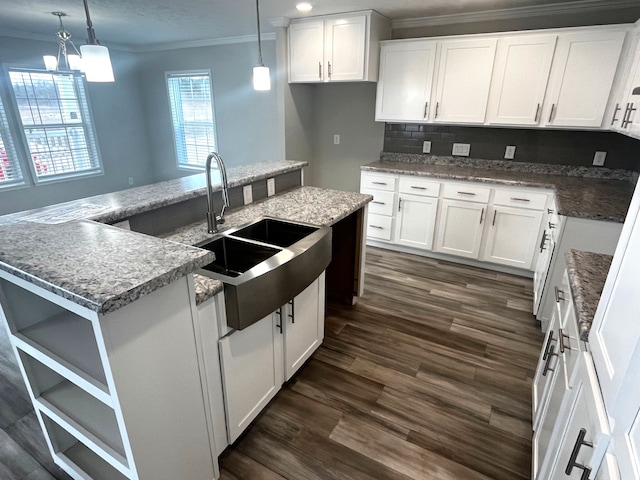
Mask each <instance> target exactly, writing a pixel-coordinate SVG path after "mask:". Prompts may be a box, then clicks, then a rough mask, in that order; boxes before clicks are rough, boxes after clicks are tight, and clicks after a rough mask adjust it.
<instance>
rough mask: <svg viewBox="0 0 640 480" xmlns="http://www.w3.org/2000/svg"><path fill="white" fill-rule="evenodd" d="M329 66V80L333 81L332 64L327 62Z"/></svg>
mask: <svg viewBox="0 0 640 480" xmlns="http://www.w3.org/2000/svg"><path fill="white" fill-rule="evenodd" d="M327 64H328V65H329V69H328V70H327V73H328V74H329V80H331V62H327Z"/></svg>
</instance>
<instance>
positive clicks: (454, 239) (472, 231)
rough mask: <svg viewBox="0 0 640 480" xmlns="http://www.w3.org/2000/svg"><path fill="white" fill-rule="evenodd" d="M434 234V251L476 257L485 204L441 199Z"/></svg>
mask: <svg viewBox="0 0 640 480" xmlns="http://www.w3.org/2000/svg"><path fill="white" fill-rule="evenodd" d="M440 205H441V206H440V219H439V221H438V233H437V236H436V247H435V249H434V250H435V251H436V252H442V253H449V254H451V255H458V256H460V257H467V258H478V255H479V254H480V242H481V241H482V229H483V226H484V221H485V217H486V213H487V206H486V205H485V204H482V203H474V202H463V201H459V200H449V199H443V200H442V202H441V204H440Z"/></svg>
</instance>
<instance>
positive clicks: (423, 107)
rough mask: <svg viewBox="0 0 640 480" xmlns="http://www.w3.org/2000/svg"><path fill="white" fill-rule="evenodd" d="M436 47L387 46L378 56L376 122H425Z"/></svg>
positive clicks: (425, 43)
mask: <svg viewBox="0 0 640 480" xmlns="http://www.w3.org/2000/svg"><path fill="white" fill-rule="evenodd" d="M436 51H437V43H436V42H434V41H416V42H411V43H403V44H389V45H384V46H383V47H382V51H381V53H380V78H379V80H378V91H377V96H376V120H378V121H389V122H393V121H396V122H397V121H403V122H426V121H429V120H430V118H429V101H430V98H431V89H432V87H433V76H434V69H435V59H436Z"/></svg>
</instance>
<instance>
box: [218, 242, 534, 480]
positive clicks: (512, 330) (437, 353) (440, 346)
mask: <svg viewBox="0 0 640 480" xmlns="http://www.w3.org/2000/svg"><path fill="white" fill-rule="evenodd" d="M366 275H367V277H366V282H365V285H366V288H365V295H364V296H363V297H362V298H361V299H360V300H359V302H358V304H357V305H356V306H354V307H351V306H347V305H341V304H337V303H330V304H329V306H328V311H327V319H326V337H325V341H324V344H323V345H322V347H321V348H320V349H319V350H318V351H317V352H316V354H315V355H314V356H313V358H312V359H311V360H310V361H309V362H308V363H307V365H306V366H304V367H303V369H302V370H301V371H300V372H299V373H298V375H297V376H296V377H295V378H294V379H293V380H292V381H291V382H290V383H289V384H287V385H286V386H285V388H283V390H282V391H281V392H280V393H279V394H278V396H277V397H276V398H275V399H274V401H273V402H272V403H271V404H270V405H269V406H268V407H267V409H266V410H265V411H264V413H263V414H262V415H261V417H260V418H259V419H258V420H257V421H256V422H255V423H254V425H253V426H252V427H251V428H250V429H249V430H248V431H247V432H246V434H245V435H244V436H243V437H242V438H241V439H240V440H239V441H238V442H237V444H236V445H234V446H233V447H232V448H229V449H228V450H227V451H226V452H225V453H224V454H223V455H222V457H221V467H222V479H225V480H232V479H252V480H254V479H255V480H260V479H270V480H271V479H282V478H287V479H292V480H294V479H295V480H299V479H318V480H321V479H322V480H325V479H418V478H419V479H433V480H463V479H464V480H472V479H505V480H515V479H528V478H530V463H531V423H530V415H531V380H532V378H533V374H534V369H535V366H536V360H537V357H538V354H539V351H540V345H541V342H542V334H541V333H540V332H539V330H538V328H537V326H536V322H535V318H534V317H533V315H532V314H531V313H530V311H531V306H532V290H531V289H532V282H531V280H528V279H524V278H520V277H515V276H511V275H506V274H501V273H495V272H490V271H487V270H483V269H479V268H472V267H464V266H460V265H455V264H452V263H448V262H440V261H436V260H432V259H426V258H421V257H416V256H412V255H405V254H399V253H394V252H390V251H386V250H380V249H373V248H371V249H369V250H368V251H367V265H366Z"/></svg>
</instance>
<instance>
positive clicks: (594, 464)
mask: <svg viewBox="0 0 640 480" xmlns="http://www.w3.org/2000/svg"><path fill="white" fill-rule="evenodd" d="M571 387H572V389H571V393H570V394H569V395H567V396H566V397H565V399H564V400H563V402H562V407H561V409H560V410H561V411H560V418H559V420H558V422H556V426H555V429H554V439H553V446H552V448H550V449H549V450H548V451H547V458H546V459H545V461H544V465H543V467H542V470H541V472H540V473H541V475H542V476H540V477H539V478H540V479H555V478H562V479H574V480H580V479H582V478H587V477H586V476H583V474H584V471H585V469H586V470H588V471H589V472H590V474H589V478H591V477H593V476H595V475H594V473H595V472H597V471H598V469H599V467H600V464H601V462H602V460H603V458H604V455H605V453H606V451H607V447H608V446H609V440H610V435H609V425H608V420H607V415H606V412H605V410H604V404H603V403H602V396H601V395H600V390H599V389H598V377H597V376H596V372H595V369H594V367H593V361H592V358H591V355H589V354H588V353H586V352H584V353H582V354H581V357H580V359H579V360H578V365H577V366H576V371H575V374H574V375H573V377H572V378H571ZM585 475H586V474H585Z"/></svg>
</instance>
